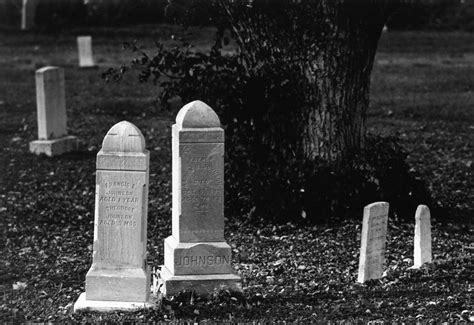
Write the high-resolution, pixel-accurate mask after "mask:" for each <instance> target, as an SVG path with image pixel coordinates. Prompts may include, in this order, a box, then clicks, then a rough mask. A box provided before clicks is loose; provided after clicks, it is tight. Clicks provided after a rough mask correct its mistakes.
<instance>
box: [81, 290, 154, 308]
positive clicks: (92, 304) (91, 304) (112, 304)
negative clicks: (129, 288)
mask: <svg viewBox="0 0 474 325" xmlns="http://www.w3.org/2000/svg"><path fill="white" fill-rule="evenodd" d="M154 306H155V304H154V303H153V302H152V301H151V300H150V301H148V302H145V303H143V302H130V301H101V300H87V299H86V293H85V292H83V293H81V295H80V296H79V298H78V299H77V301H76V303H75V304H74V312H78V311H81V310H88V311H99V312H113V311H117V310H120V311H134V310H139V309H147V308H153V307H154Z"/></svg>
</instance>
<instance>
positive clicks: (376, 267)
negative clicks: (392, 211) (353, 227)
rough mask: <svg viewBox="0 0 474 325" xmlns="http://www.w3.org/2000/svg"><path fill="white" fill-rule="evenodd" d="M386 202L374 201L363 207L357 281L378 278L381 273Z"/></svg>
mask: <svg viewBox="0 0 474 325" xmlns="http://www.w3.org/2000/svg"><path fill="white" fill-rule="evenodd" d="M388 209H389V204H388V203H387V202H375V203H372V204H369V205H367V206H366V207H365V208H364V217H363V221H362V234H361V246H360V259H359V274H358V278H357V282H360V283H364V282H365V281H367V280H371V279H379V278H381V277H382V274H383V265H384V262H385V245H386V240H387V223H388Z"/></svg>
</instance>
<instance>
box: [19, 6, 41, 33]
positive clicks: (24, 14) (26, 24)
mask: <svg viewBox="0 0 474 325" xmlns="http://www.w3.org/2000/svg"><path fill="white" fill-rule="evenodd" d="M37 6H38V0H23V1H22V8H21V29H22V30H29V29H31V28H33V27H34V26H35V17H36V7H37Z"/></svg>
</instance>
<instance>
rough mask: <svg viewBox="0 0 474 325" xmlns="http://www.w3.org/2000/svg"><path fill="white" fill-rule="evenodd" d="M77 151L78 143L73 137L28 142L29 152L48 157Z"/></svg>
mask: <svg viewBox="0 0 474 325" xmlns="http://www.w3.org/2000/svg"><path fill="white" fill-rule="evenodd" d="M76 150H78V141H77V138H76V137H75V136H72V135H68V136H65V137H62V138H59V139H52V140H35V141H31V142H30V152H32V153H34V154H36V155H39V154H45V155H46V156H49V157H54V156H59V155H62V154H64V153H66V152H71V151H76Z"/></svg>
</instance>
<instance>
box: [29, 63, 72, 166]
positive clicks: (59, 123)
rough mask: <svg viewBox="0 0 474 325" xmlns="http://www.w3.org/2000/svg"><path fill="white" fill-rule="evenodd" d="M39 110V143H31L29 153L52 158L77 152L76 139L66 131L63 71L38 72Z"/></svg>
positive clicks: (47, 68)
mask: <svg viewBox="0 0 474 325" xmlns="http://www.w3.org/2000/svg"><path fill="white" fill-rule="evenodd" d="M36 106H37V113H38V139H39V140H36V141H32V142H30V151H31V152H32V153H35V154H46V155H47V156H50V157H51V156H57V155H60V154H63V153H65V152H69V151H74V150H77V138H76V137H74V136H68V135H67V130H66V120H67V118H66V95H65V89H64V71H63V69H61V68H58V67H44V68H41V69H39V70H37V71H36Z"/></svg>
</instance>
